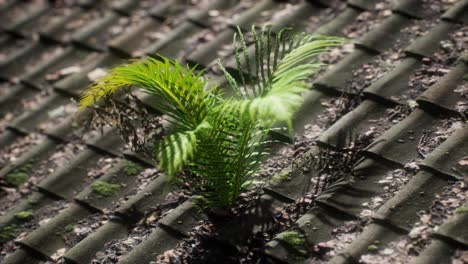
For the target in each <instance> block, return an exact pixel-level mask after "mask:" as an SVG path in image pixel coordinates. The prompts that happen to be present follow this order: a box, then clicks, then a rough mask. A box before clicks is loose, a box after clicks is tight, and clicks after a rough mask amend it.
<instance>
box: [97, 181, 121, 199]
mask: <svg viewBox="0 0 468 264" xmlns="http://www.w3.org/2000/svg"><path fill="white" fill-rule="evenodd" d="M92 188H93V191H94V192H96V193H98V194H99V195H102V196H111V195H114V194H116V193H117V192H118V191H119V190H120V185H118V184H112V183H107V182H105V181H100V180H97V181H95V182H94V183H93V185H92Z"/></svg>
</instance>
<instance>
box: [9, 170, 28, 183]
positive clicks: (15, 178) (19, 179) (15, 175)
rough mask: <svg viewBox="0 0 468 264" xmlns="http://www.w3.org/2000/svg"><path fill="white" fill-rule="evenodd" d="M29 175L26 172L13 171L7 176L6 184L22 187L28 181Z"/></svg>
mask: <svg viewBox="0 0 468 264" xmlns="http://www.w3.org/2000/svg"><path fill="white" fill-rule="evenodd" d="M28 177H29V175H28V174H27V173H25V172H20V171H18V172H17V171H13V172H10V173H9V174H8V175H7V176H5V181H6V183H8V184H10V185H14V186H20V185H21V184H23V183H25V182H26V181H27V180H28Z"/></svg>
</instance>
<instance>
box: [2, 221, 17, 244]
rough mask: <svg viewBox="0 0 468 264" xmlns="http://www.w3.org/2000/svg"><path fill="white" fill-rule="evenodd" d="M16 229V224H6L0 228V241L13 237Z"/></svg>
mask: <svg viewBox="0 0 468 264" xmlns="http://www.w3.org/2000/svg"><path fill="white" fill-rule="evenodd" d="M17 231H18V227H17V226H16V225H7V226H5V227H3V228H0V243H4V242H7V241H10V240H12V239H13V238H15V233H16V232H17Z"/></svg>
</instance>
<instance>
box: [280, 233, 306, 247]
mask: <svg viewBox="0 0 468 264" xmlns="http://www.w3.org/2000/svg"><path fill="white" fill-rule="evenodd" d="M282 239H283V240H284V241H285V242H286V243H288V244H290V245H292V246H300V245H303V244H304V243H305V239H304V237H303V236H302V235H301V234H299V233H298V232H297V231H287V232H284V233H282Z"/></svg>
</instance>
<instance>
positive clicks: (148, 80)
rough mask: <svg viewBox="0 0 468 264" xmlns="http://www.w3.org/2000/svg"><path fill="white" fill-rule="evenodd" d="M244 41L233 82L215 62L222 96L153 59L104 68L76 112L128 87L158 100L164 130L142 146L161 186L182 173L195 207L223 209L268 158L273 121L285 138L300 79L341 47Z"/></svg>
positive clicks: (319, 39)
mask: <svg viewBox="0 0 468 264" xmlns="http://www.w3.org/2000/svg"><path fill="white" fill-rule="evenodd" d="M252 36H253V44H252V45H253V47H254V54H253V55H252V54H249V52H248V48H247V43H246V40H245V38H244V34H243V33H242V32H241V31H240V30H238V33H237V34H234V51H235V53H234V54H235V55H234V57H235V61H236V64H237V75H236V76H237V80H236V79H235V78H234V77H233V75H232V74H231V73H230V72H229V71H228V70H226V68H225V67H224V66H223V64H222V63H221V62H220V61H218V65H219V67H220V69H221V71H222V72H223V73H224V76H225V78H226V80H227V82H228V84H229V87H230V89H231V91H232V94H233V95H232V96H230V97H225V96H224V97H223V94H222V92H221V89H219V88H218V87H216V86H215V85H208V81H207V80H205V79H203V78H202V75H203V73H204V72H203V71H199V72H197V71H196V66H195V67H192V68H190V67H188V66H184V65H182V64H181V63H179V62H178V61H173V60H170V59H168V58H165V57H159V58H146V59H142V60H135V61H133V62H131V63H130V64H127V65H122V66H118V67H116V68H114V69H112V70H111V71H110V73H109V74H108V75H106V76H105V77H103V78H101V79H100V80H98V81H97V82H95V83H94V84H93V85H91V86H90V87H89V88H88V89H87V90H86V91H85V92H84V93H83V94H82V97H81V99H80V107H81V108H83V107H86V106H90V105H93V104H94V103H96V102H97V101H99V100H100V99H104V101H107V102H108V103H109V102H110V104H111V105H114V103H115V102H117V101H118V100H119V95H118V94H119V93H116V92H117V91H120V90H122V89H123V90H124V91H125V93H131V89H130V88H129V87H132V86H136V87H138V88H139V89H141V90H143V91H144V92H146V93H147V94H149V95H151V96H155V97H156V98H158V99H159V101H158V105H156V106H155V107H156V108H158V109H160V110H161V112H163V113H164V114H165V115H166V116H167V121H168V122H169V123H170V124H171V130H172V131H171V133H170V134H169V135H167V136H165V137H164V138H162V139H161V140H159V141H157V142H147V143H149V146H150V147H149V148H145V152H146V154H148V155H149V156H151V157H153V158H156V159H157V160H158V161H159V167H161V168H162V169H164V170H165V171H166V173H167V176H168V179H169V180H174V179H175V176H176V175H177V174H178V172H180V171H181V170H186V171H190V172H191V173H192V176H193V177H194V179H195V181H196V183H198V184H199V186H198V187H199V189H200V194H201V196H199V197H200V199H198V200H197V201H198V202H199V205H201V206H203V207H225V206H229V205H231V204H232V203H233V202H235V200H236V198H237V197H238V196H239V194H240V193H241V192H242V190H243V188H244V187H245V186H246V184H248V183H249V181H248V180H249V179H250V178H251V176H252V175H253V174H254V173H255V171H256V168H257V167H258V165H259V163H260V162H261V160H262V158H263V157H264V156H265V155H267V154H268V145H269V144H270V143H271V140H269V137H268V135H269V132H270V131H271V130H272V129H274V127H275V126H276V124H278V123H284V124H286V125H287V127H288V128H289V131H290V132H291V129H292V125H291V124H292V119H293V115H294V113H295V112H296V111H297V110H298V108H299V107H300V105H301V103H302V101H303V100H302V96H301V94H302V93H304V92H306V91H307V87H308V85H309V84H308V82H307V81H308V80H309V78H310V77H311V76H312V75H313V74H314V73H316V72H317V71H318V70H320V69H321V68H322V67H323V66H324V65H323V64H322V63H320V62H318V60H317V57H318V55H320V54H322V53H324V52H327V51H329V50H330V49H331V48H332V47H335V46H337V45H340V44H341V43H342V42H343V40H342V39H340V38H336V37H328V36H322V35H312V34H306V33H294V32H293V31H292V30H290V29H284V30H282V31H280V32H279V33H277V34H274V33H273V32H272V31H271V27H267V28H266V29H265V30H262V31H260V32H257V30H256V29H255V27H252ZM238 39H239V41H238ZM238 42H239V43H240V47H239V45H238ZM124 88H128V89H124ZM101 101H102V100H101ZM119 120H120V119H119V115H118V114H111V115H108V116H107V118H106V120H105V121H106V122H107V123H108V124H111V125H117V126H119V125H120V127H122V126H125V124H121V123H120V124H119ZM147 145H148V144H147Z"/></svg>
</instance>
